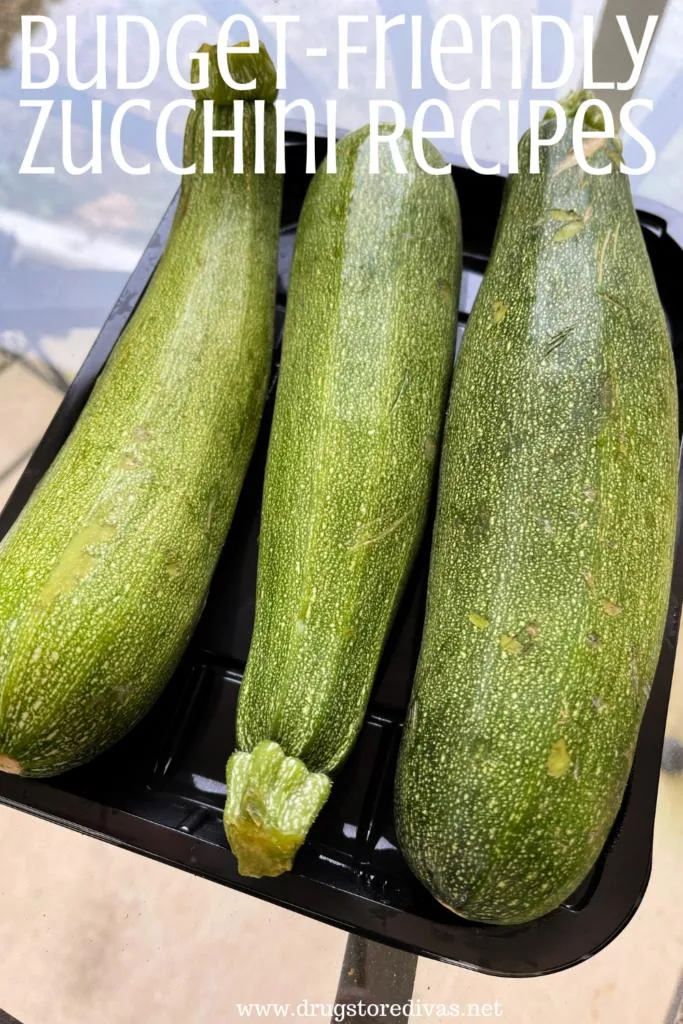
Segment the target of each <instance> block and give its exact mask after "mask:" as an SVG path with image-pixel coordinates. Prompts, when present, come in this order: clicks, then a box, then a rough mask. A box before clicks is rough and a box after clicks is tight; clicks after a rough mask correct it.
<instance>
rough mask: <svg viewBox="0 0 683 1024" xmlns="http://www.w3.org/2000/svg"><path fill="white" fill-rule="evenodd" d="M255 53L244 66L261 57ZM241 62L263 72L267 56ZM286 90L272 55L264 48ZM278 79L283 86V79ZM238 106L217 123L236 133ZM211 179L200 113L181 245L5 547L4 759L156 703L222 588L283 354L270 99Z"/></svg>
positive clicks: (81, 745)
mask: <svg viewBox="0 0 683 1024" xmlns="http://www.w3.org/2000/svg"><path fill="white" fill-rule="evenodd" d="M244 57H246V60H245V59H244ZM244 57H243V55H237V56H234V57H232V58H231V59H232V62H233V71H234V74H235V76H239V75H240V73H242V74H243V76H244V75H245V74H246V75H248V76H249V77H242V79H241V80H242V81H249V80H250V78H251V74H252V72H253V69H254V58H253V55H252V56H251V57H248V56H247V55H246V54H245V55H244ZM260 60H261V63H260V69H261V72H262V74H263V76H264V78H265V79H266V80H267V81H268V83H270V81H271V79H272V74H273V68H272V64H271V62H270V59H269V58H268V56H267V54H266V53H265V51H262V52H261V58H260ZM268 88H269V89H270V84H269V85H268ZM233 120H234V108H233V105H232V104H231V103H226V104H225V105H221V106H218V105H217V106H216V107H215V109H214V128H215V129H222V130H227V129H229V128H231V127H232V126H233ZM243 127H244V142H243V152H244V166H245V173H244V174H234V173H233V156H234V152H233V150H234V141H233V140H232V139H225V138H221V139H218V140H216V141H215V142H214V146H215V150H214V155H215V173H213V174H210V173H206V174H205V173H203V171H202V168H203V157H204V112H203V108H202V107H198V108H197V110H196V111H195V112H193V113H192V114H191V115H190V118H189V121H188V126H187V133H186V156H187V157H188V158H190V159H191V160H194V159H196V161H197V165H198V172H197V174H194V175H190V176H187V177H186V178H184V182H183V186H182V194H181V198H180V203H179V207H178V211H177V214H176V217H175V220H174V223H173V227H172V231H171V236H170V238H169V241H168V245H167V248H166V251H165V253H164V255H163V257H162V259H161V261H160V264H159V266H158V268H157V270H156V272H155V274H154V276H153V279H152V281H151V283H150V285H149V288H148V290H147V292H146V293H145V295H144V297H143V299H142V301H141V303H140V305H139V307H138V309H137V310H136V312H135V314H134V316H133V317H132V319H131V321H130V322H129V324H128V326H127V328H126V329H125V331H124V332H123V334H122V336H121V339H120V340H119V342H118V344H117V345H116V348H115V349H114V352H113V354H112V356H111V358H110V359H109V361H108V363H107V366H106V368H105V370H104V372H103V373H102V375H101V377H100V379H99V380H98V382H97V384H96V386H95V389H94V391H93V394H92V396H91V397H90V399H89V401H88V404H87V406H86V408H85V410H84V411H83V413H82V415H81V417H80V418H79V420H78V422H77V424H76V426H75V427H74V429H73V431H72V433H71V435H70V437H69V439H68V441H67V442H66V444H65V445H64V447H63V448H62V450H61V451H60V453H59V454H58V456H57V458H56V459H55V462H54V463H53V465H52V467H51V468H50V470H49V471H48V473H47V474H46V475H45V477H44V479H43V480H42V482H41V484H40V485H39V487H38V488H37V490H36V492H35V494H34V495H33V497H32V498H31V500H30V502H29V503H28V505H27V506H26V508H25V510H24V512H23V513H22V515H21V516H20V518H19V519H18V521H17V522H16V524H15V525H14V527H13V528H12V529H11V531H10V532H9V534H8V535H7V536H6V538H5V539H4V541H3V543H2V545H1V546H0V768H2V769H3V770H5V771H8V772H14V773H19V774H23V775H52V774H55V773H57V772H61V771H65V770H66V769H69V768H72V767H74V766H75V765H78V764H80V763H82V762H84V761H86V760H88V759H89V758H91V757H93V756H95V755H96V754H97V753H99V752H100V751H101V750H103V749H104V748H105V747H108V746H109V745H110V744H112V743H114V742H115V741H116V740H118V739H119V738H120V737H121V736H122V735H123V734H124V733H126V732H127V731H128V730H129V729H130V728H131V727H132V726H133V725H134V724H135V723H136V722H137V721H138V720H139V719H140V718H141V717H142V715H144V714H145V712H146V711H147V710H148V709H149V707H150V706H151V704H152V703H153V702H154V700H155V699H156V698H157V696H158V695H159V693H160V691H161V689H162V688H163V686H164V685H165V683H166V682H167V680H168V678H169V676H170V675H171V673H172V671H173V669H174V667H175V665H176V663H177V661H178V659H179V657H180V655H181V653H182V651H183V649H184V647H185V646H186V644H187V642H188V640H189V638H190V635H191V633H192V631H193V628H194V626H195V624H196V622H197V618H198V616H199V613H200V612H201V610H202V606H203V603H204V601H205V599H206V595H207V591H208V587H209V583H210V580H211V576H212V573H213V570H214V568H215V565H216V561H217V559H218V555H219V553H220V550H221V547H222V545H223V542H224V540H225V537H226V534H227V531H228V528H229V526H230V521H231V518H232V514H233V510H234V507H235V503H236V501H237V497H238V495H239V492H240V489H241V486H242V480H243V477H244V474H245V471H246V468H247V464H248V462H249V459H250V457H251V453H252V448H253V446H254V443H255V439H256V434H257V431H258V427H259V422H260V419H261V413H262V409H263V404H264V399H265V392H266V387H267V381H268V376H269V368H270V364H271V351H272V338H273V321H274V313H275V290H276V279H277V248H278V230H279V214H280V205H281V191H282V182H281V178H279V177H277V176H276V175H275V173H274V166H275V112H274V108H273V107H272V106H271V105H268V106H266V108H265V165H266V167H267V168H272V169H273V171H270V170H269V172H268V173H266V174H261V175H257V174H254V173H253V172H251V171H250V168H251V167H253V166H254V153H255V146H256V143H257V138H258V135H257V126H256V123H255V108H254V104H253V103H252V102H248V103H245V105H244V126H243Z"/></svg>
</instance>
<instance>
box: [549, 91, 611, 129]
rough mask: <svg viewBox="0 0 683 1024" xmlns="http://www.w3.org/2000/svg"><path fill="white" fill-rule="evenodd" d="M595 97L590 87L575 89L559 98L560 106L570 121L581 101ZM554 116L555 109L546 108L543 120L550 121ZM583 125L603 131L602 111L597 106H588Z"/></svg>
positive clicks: (603, 119)
mask: <svg viewBox="0 0 683 1024" xmlns="http://www.w3.org/2000/svg"><path fill="white" fill-rule="evenodd" d="M592 99H595V95H594V93H592V92H591V90H590V89H577V90H576V91H575V92H570V93H569V94H568V95H567V96H565V97H564V99H563V100H560V106H561V107H562V108H563V110H564V112H565V114H566V115H567V118H568V119H569V120H570V121H571V119H572V118H573V117H576V112H577V111H578V109H579V107H580V106H581V104H582V103H584V102H585V101H586V100H592ZM554 117H555V111H554V110H553V109H552V107H551V108H550V109H549V110H546V112H545V114H544V115H543V120H544V121H550V120H552V119H553V118H554ZM585 127H586V128H587V129H588V130H589V131H590V130H591V129H592V130H593V131H596V132H604V130H605V118H604V117H603V114H602V111H601V110H600V108H599V107H589V108H588V110H587V111H586V120H585Z"/></svg>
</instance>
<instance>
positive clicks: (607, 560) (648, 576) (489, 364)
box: [396, 103, 678, 924]
mask: <svg viewBox="0 0 683 1024" xmlns="http://www.w3.org/2000/svg"><path fill="white" fill-rule="evenodd" d="M568 105H569V106H571V103H570V104H568ZM554 127H555V126H554V123H552V122H549V123H547V125H546V126H544V128H543V133H544V135H545V137H548V133H549V132H551V131H553V130H554ZM591 146H593V147H594V146H595V143H594V142H593V143H591ZM588 152H589V153H590V156H589V159H590V162H591V163H592V164H593V165H595V166H603V165H605V164H606V163H608V162H610V161H612V162H613V163H614V162H615V161H616V163H617V164H618V156H619V154H618V143H616V142H615V141H613V140H610V141H607V142H605V143H603V144H602V145H600V146H599V148H597V149H596V148H593V149H592V151H591V149H590V147H589V150H588ZM543 154H544V155H543V158H542V166H541V173H540V174H539V175H532V174H530V173H528V172H527V171H525V170H524V168H525V167H526V168H528V166H529V145H528V137H525V138H524V139H523V140H522V142H521V145H520V168H521V171H520V173H519V174H518V175H516V176H514V177H512V178H510V180H509V182H508V184H507V192H506V197H505V203H504V209H503V213H502V219H501V221H500V224H499V228H498V233H497V237H496V241H495V245H494V249H493V254H492V258H491V262H490V264H489V267H488V270H487V273H486V276H485V278H484V282H483V284H482V287H481V290H480V292H479V294H478V296H477V299H476V303H475V307H474V309H473V311H472V315H471V318H470V321H469V324H468V326H467V330H466V333H465V338H464V341H463V347H462V352H461V354H460V356H459V358H458V360H457V363H456V370H455V374H454V380H453V387H452V393H451V399H450V406H449V412H448V418H447V426H446V432H445V438H444V448H443V460H442V468H441V477H440V486H439V498H438V511H437V520H436V526H435V532H434V543H433V553H432V561H431V570H430V579H429V592H428V605H427V613H426V623H425V630H424V637H423V644H422V650H421V655H420V661H419V666H418V670H417V677H416V680H415V686H414V693H413V697H412V702H411V706H410V711H409V715H408V720H407V723H406V726H405V732H404V737H403V742H402V746H401V752H400V761H399V767H398V776H397V789H396V823H397V829H398V837H399V842H400V846H401V849H402V851H403V852H404V854H405V856H406V858H407V859H408V862H409V864H410V865H411V867H412V869H413V871H414V872H415V874H416V875H417V876H418V878H419V879H420V880H421V881H422V882H423V883H424V884H425V885H426V886H427V887H428V888H429V889H430V890H431V892H432V893H433V894H434V896H436V897H437V898H438V899H439V900H440V901H441V902H443V903H444V904H445V905H447V906H448V907H450V908H451V909H452V910H454V911H455V912H456V913H458V914H460V915H462V916H463V917H467V918H472V919H475V920H478V921H485V922H493V923H497V924H513V923H519V922H524V921H528V920H531V919H534V918H536V917H539V916H540V915H542V914H545V913H546V912H548V911H550V910H552V909H553V908H555V907H557V906H558V905H559V904H560V902H561V901H562V900H563V899H564V898H566V897H567V895H568V894H570V893H571V892H572V891H573V890H574V888H575V887H576V886H577V885H578V884H579V883H580V882H581V881H582V879H583V878H584V877H585V876H586V874H587V872H588V871H589V869H590V868H591V866H592V864H593V863H594V861H595V859H596V857H597V856H598V854H599V852H600V850H601V848H602V846H603V844H604V842H605V839H606V837H607V835H608V832H609V830H610V828H611V826H612V824H613V822H614V819H615V816H616V814H617V811H618V808H619V806H620V803H621V800H622V796H623V793H624V788H625V785H626V781H627V778H628V775H629V769H630V766H631V759H632V756H633V752H634V747H635V743H636V738H637V735H638V729H639V726H640V722H641V718H642V715H643V711H644V708H645V704H646V701H647V698H648V694H649V690H650V685H651V682H652V678H653V674H654V670H655V667H656V663H657V659H658V655H659V650H660V646H661V641H662V634H663V628H664V622H665V615H666V608H667V599H668V594H669V587H670V580H671V570H672V553H673V544H674V532H675V519H676V480H677V457H678V437H677V397H676V383H675V375H674V364H673V358H672V352H671V347H670V342H669V338H668V335H667V327H666V324H665V319H664V315H663V312H662V308H661V305H660V303H659V300H658V296H657V291H656V287H655V282H654V279H653V275H652V271H651V268H650V264H649V260H648V257H647V253H646V249H645V246H644V242H643V238H642V235H641V231H640V228H639V225H638V221H637V218H636V215H635V212H634V209H633V204H632V200H631V194H630V187H629V180H628V177H627V176H625V175H622V174H620V173H618V171H617V168H616V167H614V166H613V168H612V173H611V174H609V175H607V176H604V177H603V176H594V175H588V174H585V173H582V172H581V170H580V169H579V167H578V166H577V164H576V161H575V160H574V159H573V153H572V151H571V121H570V125H569V129H568V131H567V133H566V134H565V136H564V139H563V140H562V141H561V142H560V143H559V144H557V145H555V146H554V147H552V148H551V149H550V150H544V151H543Z"/></svg>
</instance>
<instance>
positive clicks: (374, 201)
mask: <svg viewBox="0 0 683 1024" xmlns="http://www.w3.org/2000/svg"><path fill="white" fill-rule="evenodd" d="M399 145H400V150H401V153H402V156H403V159H404V160H405V163H406V166H407V173H406V174H399V173H397V172H396V171H395V170H394V166H393V163H392V161H391V158H390V156H389V154H387V153H385V152H384V150H386V145H383V146H380V154H381V156H380V165H379V173H378V174H372V173H370V169H369V166H370V165H369V154H370V139H369V136H368V129H367V128H363V129H361V130H359V131H357V132H355V133H353V134H351V135H349V136H347V137H346V138H345V139H344V140H343V141H342V142H341V143H340V144H339V146H338V151H337V173H336V174H328V173H327V170H326V165H323V166H322V167H321V168H320V169H319V171H318V173H317V175H316V176H315V178H314V180H313V182H312V184H311V186H310V189H309V192H308V195H307V197H306V201H305V204H304V208H303V211H302V214H301V220H300V223H299V229H298V236H297V241H296V250H295V256H294V264H293V268H292V277H291V285H290V291H289V297H288V305H287V318H286V322H285V333H284V347H283V355H282V366H281V374H280V381H279V385H278V391H277V398H276V405H275V413H274V422H273V429H272V436H271V442H270V449H269V453H268V464H267V472H266V481H265V492H264V498H263V512H262V524H261V536H260V551H259V566H258V589H257V604H256V622H255V628H254V635H253V638H252V644H251V650H250V653H249V659H248V663H247V667H246V673H245V677H244V681H243V683H242V687H241V692H240V699H239V706H238V715H237V742H238V751H237V752H236V753H235V754H233V756H232V757H231V758H230V761H229V763H228V767H227V784H228V795H227V802H226V809H225V827H226V833H227V836H228V840H229V842H230V845H231V847H232V850H233V852H234V853H235V854H236V856H237V858H238V864H239V870H240V872H241V873H242V874H246V875H254V876H257V877H258V876H261V875H277V874H280V873H282V872H283V871H287V870H289V868H290V867H291V865H292V860H293V858H294V856H295V854H296V852H297V850H298V849H299V847H300V845H301V843H302V842H303V840H304V838H305V836H306V834H307V832H308V830H309V828H310V826H311V824H312V822H313V820H314V819H315V817H316V815H317V813H318V811H319V810H320V807H321V806H322V804H323V803H324V801H325V799H326V798H327V795H328V792H329V789H330V785H331V782H330V776H331V775H332V774H333V773H334V772H335V771H336V770H337V769H338V768H339V766H340V765H341V764H342V762H343V761H344V759H345V758H346V756H347V755H348V753H349V751H350V749H351V747H352V745H353V743H354V741H355V738H356V735H357V733H358V730H359V729H360V726H361V723H362V720H363V715H364V712H365V708H366V705H367V701H368V697H369V694H370V689H371V687H372V683H373V679H374V676H375V672H376V669H377V663H378V660H379V657H380V653H381V650H382V646H383V643H384V640H385V637H386V634H387V631H388V628H389V626H390V623H391V619H392V616H393V613H394V610H395V607H396V604H397V602H398V599H399V596H400V594H401V591H402V588H403V586H404V583H405V579H406V575H407V573H408V570H409V568H410V565H411V562H412V561H413V557H414V554H415V551H416V547H417V544H418V542H419V540H420V536H421V534H422V531H423V526H424V521H425V515H426V511H427V506H428V500H429V491H430V486H431V482H432V476H433V469H434V464H435V458H436V453H437V447H438V443H439V440H440V432H441V424H442V417H443V413H444V411H445V402H446V398H447V392H448V382H449V380H450V375H451V370H452V362H453V347H454V337H455V317H456V309H457V295H458V288H459V281H460V264H461V239H460V218H459V210H458V204H457V198H456V195H455V189H454V187H453V184H452V181H451V178H450V175H448V176H433V175H429V174H427V173H426V172H424V171H423V170H421V169H420V168H419V167H418V165H417V162H416V160H415V158H414V156H413V152H412V148H411V144H410V141H409V139H408V138H404V139H403V140H402V141H401V142H400V144H399ZM428 158H429V159H431V160H432V161H433V162H434V163H440V160H439V157H438V154H436V151H435V150H434V149H433V147H430V156H429V157H428Z"/></svg>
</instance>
